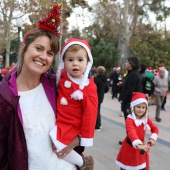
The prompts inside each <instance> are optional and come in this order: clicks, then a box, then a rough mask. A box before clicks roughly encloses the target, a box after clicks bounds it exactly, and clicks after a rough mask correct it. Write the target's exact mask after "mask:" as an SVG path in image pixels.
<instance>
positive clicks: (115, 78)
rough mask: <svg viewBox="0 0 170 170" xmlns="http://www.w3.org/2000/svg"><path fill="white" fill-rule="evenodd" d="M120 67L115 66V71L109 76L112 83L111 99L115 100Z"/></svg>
mask: <svg viewBox="0 0 170 170" xmlns="http://www.w3.org/2000/svg"><path fill="white" fill-rule="evenodd" d="M120 71H121V69H120V67H119V66H117V67H116V68H115V71H114V72H113V73H112V75H111V80H112V81H113V84H112V99H114V98H117V94H118V82H119V79H118V78H119V75H120Z"/></svg>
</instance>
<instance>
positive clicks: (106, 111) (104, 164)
mask: <svg viewBox="0 0 170 170" xmlns="http://www.w3.org/2000/svg"><path fill="white" fill-rule="evenodd" d="M165 108H166V110H167V111H161V118H162V121H161V122H160V123H158V122H156V121H155V119H154V117H155V109H156V106H154V105H152V106H149V116H150V118H151V119H152V120H153V122H154V123H155V124H156V125H157V126H158V128H159V138H158V140H157V143H156V145H155V146H154V147H153V148H151V151H150V170H169V169H170V164H169V159H170V94H169V95H168V100H167V103H166V105H165ZM101 113H102V130H101V131H100V132H95V138H94V146H93V147H89V148H86V150H85V155H93V157H94V161H95V165H94V170H120V168H119V167H118V166H117V165H116V164H115V160H116V157H117V154H118V151H119V148H120V145H119V144H118V141H120V140H123V139H124V137H125V127H124V117H120V116H119V114H120V103H119V102H118V100H117V99H111V94H110V92H108V93H107V94H105V98H104V102H103V103H102V109H101ZM148 133H149V132H148ZM147 138H148V134H147V135H146V141H147Z"/></svg>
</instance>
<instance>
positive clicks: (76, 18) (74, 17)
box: [67, 0, 170, 30]
mask: <svg viewBox="0 0 170 170" xmlns="http://www.w3.org/2000/svg"><path fill="white" fill-rule="evenodd" d="M97 1H98V0H90V1H88V3H89V5H94V3H95V2H97ZM119 2H120V3H122V2H123V0H119ZM165 4H166V6H168V7H170V2H169V0H167V1H166V2H165ZM149 17H150V21H151V23H152V24H154V23H156V18H155V17H156V16H155V14H153V13H150V14H149ZM67 20H68V22H69V30H71V29H74V28H79V29H80V30H82V29H83V28H84V27H88V26H89V25H91V24H92V16H91V14H90V13H89V12H88V11H87V9H82V8H81V7H78V8H76V9H75V10H74V11H73V13H72V14H71V17H70V18H68V19H67ZM158 26H159V28H163V26H164V23H158ZM167 29H168V30H170V17H169V18H168V19H167Z"/></svg>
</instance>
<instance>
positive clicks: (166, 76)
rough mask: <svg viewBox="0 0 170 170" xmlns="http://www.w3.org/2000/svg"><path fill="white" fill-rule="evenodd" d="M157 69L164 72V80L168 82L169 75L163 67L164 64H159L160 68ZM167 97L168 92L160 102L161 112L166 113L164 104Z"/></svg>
mask: <svg viewBox="0 0 170 170" xmlns="http://www.w3.org/2000/svg"><path fill="white" fill-rule="evenodd" d="M159 69H164V71H165V78H166V79H167V81H168V75H169V73H168V70H167V69H166V68H165V67H164V64H161V65H160V67H159ZM167 96H168V92H167V93H166V94H165V96H164V98H163V101H162V105H161V110H163V111H166V109H165V104H166V99H167Z"/></svg>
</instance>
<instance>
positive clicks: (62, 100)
mask: <svg viewBox="0 0 170 170" xmlns="http://www.w3.org/2000/svg"><path fill="white" fill-rule="evenodd" d="M60 104H61V105H68V101H67V100H66V98H64V97H62V98H61V100H60Z"/></svg>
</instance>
